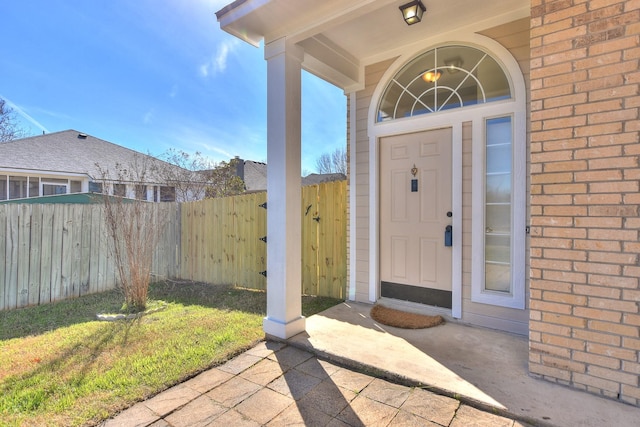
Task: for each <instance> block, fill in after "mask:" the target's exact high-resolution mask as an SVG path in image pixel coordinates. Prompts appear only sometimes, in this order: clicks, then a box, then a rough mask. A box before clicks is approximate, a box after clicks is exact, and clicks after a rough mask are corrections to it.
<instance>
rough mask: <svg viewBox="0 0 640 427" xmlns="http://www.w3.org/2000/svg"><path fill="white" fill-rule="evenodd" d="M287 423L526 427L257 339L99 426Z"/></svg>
mask: <svg viewBox="0 0 640 427" xmlns="http://www.w3.org/2000/svg"><path fill="white" fill-rule="evenodd" d="M295 425H298V426H302V425H304V426H331V427H339V426H451V427H469V426H478V427H481V426H487V427H503V426H504V427H514V426H526V424H523V423H520V422H518V421H514V420H512V419H509V418H504V417H501V416H498V415H495V414H492V413H488V412H484V411H481V410H478V409H475V408H473V407H470V406H467V405H465V404H462V403H460V402H459V401H458V400H456V399H453V398H450V397H445V396H441V395H437V394H435V393H432V392H429V391H427V390H424V389H421V388H416V387H406V386H402V385H398V384H393V383H390V382H388V381H385V380H382V379H380V378H375V377H373V376H370V375H365V374H362V373H359V372H356V371H354V370H350V369H346V368H342V367H340V366H338V365H335V364H332V363H329V362H326V361H323V360H320V359H318V358H317V357H315V356H314V355H312V354H311V353H309V352H307V351H304V350H300V349H298V348H295V347H291V346H289V345H286V344H284V343H279V342H262V343H260V344H258V345H257V346H255V347H254V348H252V349H250V350H248V351H247V352H245V353H243V354H241V355H239V356H237V357H236V358H234V359H232V360H230V361H229V362H227V363H225V364H224V365H221V366H219V367H216V368H213V369H210V370H208V371H205V372H203V373H202V374H200V375H198V376H196V377H194V378H192V379H190V380H188V381H186V382H184V383H182V384H179V385H177V386H175V387H173V388H171V389H169V390H167V391H165V392H163V393H160V394H158V395H157V396H155V397H153V398H152V399H150V400H147V401H144V402H141V403H138V404H136V405H135V406H133V407H131V408H130V409H128V410H126V411H124V412H122V413H120V414H119V415H118V416H116V417H115V418H113V419H110V420H108V421H106V422H104V423H103V424H102V426H103V427H114V426H123V427H124V426H140V427H141V426H153V427H165V426H172V427H182V426H185V427H186V426H189V427H198V426H227V427H230V426H234V427H235V426H295Z"/></svg>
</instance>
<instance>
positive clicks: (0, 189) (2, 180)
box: [0, 175, 9, 200]
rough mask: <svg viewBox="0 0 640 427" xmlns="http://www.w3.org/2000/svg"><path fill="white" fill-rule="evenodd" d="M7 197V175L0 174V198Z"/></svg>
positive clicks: (5, 198)
mask: <svg viewBox="0 0 640 427" xmlns="http://www.w3.org/2000/svg"><path fill="white" fill-rule="evenodd" d="M8 198H9V194H8V192H7V175H0V200H7V199H8Z"/></svg>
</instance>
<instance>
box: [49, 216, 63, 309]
mask: <svg viewBox="0 0 640 427" xmlns="http://www.w3.org/2000/svg"><path fill="white" fill-rule="evenodd" d="M63 227H64V206H63V205H54V206H53V230H52V245H51V301H58V300H60V299H61V297H62V295H63V292H62V289H63V288H62V274H63V273H62V259H63V258H62V251H63V247H62V244H63V239H62V235H63V234H64V231H63Z"/></svg>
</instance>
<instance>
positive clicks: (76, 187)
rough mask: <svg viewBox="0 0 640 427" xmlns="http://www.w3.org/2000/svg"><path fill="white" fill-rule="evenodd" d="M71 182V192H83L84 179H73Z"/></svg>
mask: <svg viewBox="0 0 640 427" xmlns="http://www.w3.org/2000/svg"><path fill="white" fill-rule="evenodd" d="M69 184H70V185H71V186H70V189H71V190H70V192H71V193H82V181H71V182H70V183H69Z"/></svg>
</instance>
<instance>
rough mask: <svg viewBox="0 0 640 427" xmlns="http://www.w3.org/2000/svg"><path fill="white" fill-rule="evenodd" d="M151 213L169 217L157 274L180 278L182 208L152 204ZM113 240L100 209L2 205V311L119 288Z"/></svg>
mask: <svg viewBox="0 0 640 427" xmlns="http://www.w3.org/2000/svg"><path fill="white" fill-rule="evenodd" d="M146 208H148V209H155V210H159V211H162V212H164V213H166V215H168V218H169V221H168V222H167V227H166V228H165V230H164V231H163V233H162V237H161V240H160V242H159V244H158V247H157V249H156V251H155V253H154V261H153V269H152V271H153V273H154V274H156V275H159V276H162V277H167V276H168V277H176V276H177V274H178V267H179V264H178V262H179V258H178V256H177V251H178V250H179V245H178V244H177V242H179V240H180V237H179V231H180V230H179V214H180V212H179V209H178V205H177V204H174V203H162V204H160V203H154V204H151V203H150V204H148V205H147V206H146ZM109 239H110V238H109V237H108V235H107V230H106V224H105V220H104V210H103V208H102V206H101V205H73V204H20V205H18V204H5V205H0V310H2V309H12V308H19V307H25V306H28V305H37V304H46V303H49V302H52V301H58V300H63V299H66V298H72V297H77V296H80V295H85V294H90V293H95V292H101V291H105V290H108V289H113V288H115V286H116V283H117V278H116V268H115V265H114V260H113V257H112V254H111V251H110V250H109V245H110V240H109Z"/></svg>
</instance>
